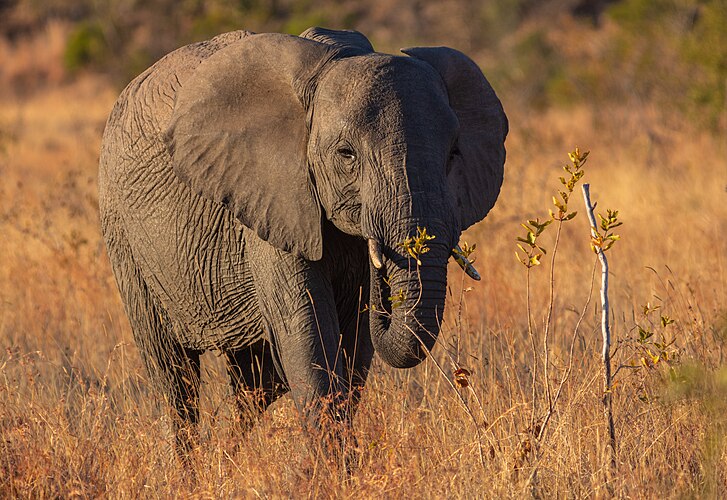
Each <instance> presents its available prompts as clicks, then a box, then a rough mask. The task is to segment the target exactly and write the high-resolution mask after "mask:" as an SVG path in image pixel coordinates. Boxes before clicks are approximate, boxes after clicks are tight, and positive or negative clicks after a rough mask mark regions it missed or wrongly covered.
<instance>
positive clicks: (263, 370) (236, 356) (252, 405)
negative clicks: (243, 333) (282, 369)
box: [225, 339, 289, 432]
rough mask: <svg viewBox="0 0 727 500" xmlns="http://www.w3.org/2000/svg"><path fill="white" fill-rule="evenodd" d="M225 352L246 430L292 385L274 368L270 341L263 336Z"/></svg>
mask: <svg viewBox="0 0 727 500" xmlns="http://www.w3.org/2000/svg"><path fill="white" fill-rule="evenodd" d="M225 356H226V358H227V373H228V374H229V376H230V385H231V386H232V390H233V393H234V395H235V399H236V403H237V410H238V415H239V419H240V427H241V430H242V431H243V432H247V431H249V430H250V429H251V428H252V426H253V425H254V424H255V421H256V420H257V419H258V417H259V416H260V414H261V413H263V412H264V411H265V410H266V409H267V408H268V406H270V405H271V404H272V403H273V402H274V401H275V400H276V399H278V398H279V397H280V396H282V395H284V394H285V393H287V392H288V390H289V389H288V386H287V384H286V383H285V381H284V380H283V379H282V378H281V377H280V375H278V372H277V370H276V369H275V362H274V359H273V354H272V350H271V345H270V343H269V342H268V341H267V340H264V339H260V340H258V341H257V342H255V343H253V344H251V345H249V346H247V347H244V348H242V349H238V350H236V351H232V352H227V353H225Z"/></svg>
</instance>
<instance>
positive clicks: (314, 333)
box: [245, 237, 347, 434]
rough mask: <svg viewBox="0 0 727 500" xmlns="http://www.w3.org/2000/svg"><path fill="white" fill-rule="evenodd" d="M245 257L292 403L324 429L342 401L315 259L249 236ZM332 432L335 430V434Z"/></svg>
mask: <svg viewBox="0 0 727 500" xmlns="http://www.w3.org/2000/svg"><path fill="white" fill-rule="evenodd" d="M245 252H246V256H247V258H249V259H250V261H251V262H254V263H255V265H251V266H250V270H251V272H252V275H253V281H254V283H255V288H256V291H257V297H258V301H259V305H260V310H261V312H262V315H263V318H265V322H266V323H267V324H268V326H269V329H268V331H269V332H271V333H270V339H269V341H270V343H271V344H272V348H273V349H274V350H275V353H276V355H277V357H278V359H279V360H280V364H281V366H282V371H283V373H284V376H285V380H286V382H287V384H288V386H289V387H290V390H291V394H292V396H293V399H294V400H295V403H296V406H297V407H298V409H299V410H300V411H302V412H303V413H304V414H305V415H307V416H308V417H309V418H310V420H311V422H312V423H313V424H314V426H316V427H318V428H319V429H321V430H323V431H325V432H327V431H329V430H333V429H334V428H337V427H338V426H337V425H335V424H334V425H333V426H331V425H330V424H328V423H326V422H329V421H330V420H333V421H334V422H338V423H340V422H342V421H344V420H345V419H346V418H345V406H346V405H345V403H346V399H347V389H346V384H344V383H342V382H343V368H344V367H343V361H342V356H341V345H340V335H339V334H340V330H339V325H338V318H337V312H336V302H335V300H334V297H333V291H332V287H331V284H330V281H329V280H328V278H327V276H326V273H325V271H324V269H323V268H322V266H321V264H320V263H319V262H308V261H305V260H303V259H301V258H299V257H296V256H294V255H292V254H288V253H286V252H282V251H280V250H277V249H276V248H274V247H272V246H271V245H269V244H268V243H266V242H264V241H262V240H260V239H258V238H256V237H252V238H250V239H249V240H246V247H245ZM337 432H338V431H335V432H334V434H335V433H337Z"/></svg>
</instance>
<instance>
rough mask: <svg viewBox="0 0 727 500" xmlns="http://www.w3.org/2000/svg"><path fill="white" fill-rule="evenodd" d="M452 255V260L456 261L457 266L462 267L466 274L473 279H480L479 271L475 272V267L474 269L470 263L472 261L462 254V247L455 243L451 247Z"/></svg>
mask: <svg viewBox="0 0 727 500" xmlns="http://www.w3.org/2000/svg"><path fill="white" fill-rule="evenodd" d="M452 257H454V260H455V261H456V262H457V264H459V267H461V268H462V269H464V272H465V273H467V276H469V277H470V278H472V279H473V280H475V281H480V279H481V277H480V273H478V272H477V269H475V266H473V265H472V262H470V261H469V259H468V258H467V257H465V256H464V254H463V253H462V249H461V248H460V246H459V245H455V247H454V248H453V249H452Z"/></svg>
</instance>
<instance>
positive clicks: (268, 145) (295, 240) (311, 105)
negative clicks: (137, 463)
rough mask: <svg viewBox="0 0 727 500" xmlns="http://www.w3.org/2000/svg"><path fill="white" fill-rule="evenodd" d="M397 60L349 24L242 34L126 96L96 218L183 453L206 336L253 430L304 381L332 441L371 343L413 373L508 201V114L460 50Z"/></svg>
mask: <svg viewBox="0 0 727 500" xmlns="http://www.w3.org/2000/svg"><path fill="white" fill-rule="evenodd" d="M402 53H403V54H402V55H390V54H384V53H379V52H376V51H375V50H374V48H373V46H372V44H371V43H370V42H369V40H368V39H367V38H366V37H365V36H364V35H362V34H361V33H359V32H356V31H351V30H345V31H335V30H329V29H325V28H309V29H308V30H306V31H305V32H303V33H302V34H301V35H299V36H293V35H285V34H278V33H252V32H248V31H235V32H230V33H225V34H222V35H219V36H217V37H215V38H212V39H210V40H207V41H203V42H199V43H194V44H191V45H187V46H185V47H182V48H180V49H177V50H176V51H174V52H171V53H170V54H168V55H166V56H165V57H163V58H162V59H160V60H159V61H158V62H156V63H155V64H154V65H153V66H151V67H150V68H149V69H147V70H146V71H145V72H143V73H142V74H141V75H140V76H138V77H137V78H136V79H134V80H133V81H132V82H131V83H129V85H128V86H127V87H126V88H125V89H124V90H123V92H122V93H121V95H120V97H119V98H118V100H117V101H116V103H115V105H114V108H113V110H112V112H111V114H110V116H109V118H108V121H107V124H106V128H105V131H104V135H103V140H102V146H101V154H100V161H99V211H100V220H101V228H102V233H103V236H104V240H105V243H106V247H107V252H108V255H109V259H110V262H111V267H112V270H113V273H114V276H115V278H116V283H117V286H118V288H119V292H120V295H121V298H122V301H123V304H124V308H125V312H126V314H127V316H128V318H129V322H130V325H131V329H132V333H133V337H134V340H135V343H136V344H137V346H138V349H139V351H140V353H141V357H142V359H143V361H144V364H145V366H146V369H147V371H148V374H149V380H150V381H151V382H152V385H153V386H155V387H157V388H158V394H159V395H160V397H163V398H165V399H166V400H167V401H168V403H169V405H170V410H171V415H172V416H173V421H174V422H175V424H174V433H175V436H176V445H177V447H178V449H181V450H188V449H189V448H190V446H191V443H193V442H194V438H193V436H194V429H195V427H196V425H195V424H196V423H197V421H198V419H199V409H198V398H199V378H200V355H201V354H202V353H204V352H205V351H208V350H212V351H216V352H218V353H220V355H221V356H223V357H224V359H225V360H226V366H227V370H228V373H229V377H230V383H231V387H232V390H233V391H234V394H235V396H236V401H237V406H238V407H239V412H240V413H239V414H240V419H241V420H240V421H241V422H245V426H246V428H249V426H250V425H253V422H254V421H255V419H256V418H258V417H259V415H260V414H261V413H262V412H264V411H265V410H266V408H268V407H269V405H270V404H272V403H273V402H274V401H275V400H276V399H278V398H279V397H280V396H282V395H284V394H286V393H290V394H291V396H292V398H293V400H294V402H295V406H296V408H298V409H299V410H300V411H301V412H302V414H303V415H304V418H303V420H302V421H303V422H309V423H310V425H312V426H313V427H312V428H315V429H319V430H322V431H323V432H326V433H330V434H331V435H334V436H339V437H340V436H341V435H342V434H343V431H344V430H350V429H351V419H352V417H353V415H354V412H355V411H356V407H357V405H358V402H359V401H360V398H361V394H362V392H361V391H362V389H363V387H364V384H365V382H366V379H367V376H368V373H369V369H370V366H371V363H372V359H373V356H374V353H376V354H377V355H378V356H379V357H380V358H381V359H382V360H383V362H384V363H386V364H388V365H390V366H392V367H395V368H409V367H413V366H415V365H417V364H419V363H420V362H421V361H422V360H424V359H425V358H426V357H427V355H428V354H429V353H430V352H431V350H432V348H433V347H434V344H435V341H436V339H437V336H438V334H439V331H440V326H441V319H442V314H443V311H444V304H445V295H446V286H447V285H446V283H447V263H448V260H449V258H450V256H452V254H453V249H454V248H457V246H458V242H459V238H460V235H461V232H462V231H463V230H465V229H466V228H468V227H469V226H471V225H472V224H474V223H476V222H478V221H480V220H482V219H483V218H484V217H485V216H486V215H487V213H488V212H489V211H490V209H491V208H492V207H493V205H494V204H495V201H496V199H497V197H498V195H499V191H500V187H501V184H502V181H503V175H504V163H505V139H506V136H507V133H508V121H507V117H506V115H505V112H504V110H503V107H502V104H501V102H500V100H499V99H498V97H497V96H496V94H495V92H494V90H493V89H492V87H491V86H490V84H489V82H488V81H487V79H486V78H485V77H484V75H483V74H482V72H481V70H480V69H479V68H478V66H477V65H476V64H475V63H474V62H473V61H472V60H471V59H470V58H469V57H467V56H466V55H464V54H463V53H461V52H459V51H457V50H455V49H452V48H448V47H414V48H408V49H402ZM432 236H433V238H432ZM407 242H408V243H407ZM454 254H455V256H456V258H457V260H458V261H459V262H460V263H461V264H462V265H463V266H464V267H465V268H467V270H468V271H469V272H470V273H471V274H473V275H474V270H473V268H471V267H470V263H469V262H468V261H467V260H466V259H464V257H463V255H462V254H461V253H460V252H456V251H455V252H454ZM175 410H176V411H175Z"/></svg>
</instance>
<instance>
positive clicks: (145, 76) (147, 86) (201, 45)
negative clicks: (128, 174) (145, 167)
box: [107, 31, 253, 133]
mask: <svg viewBox="0 0 727 500" xmlns="http://www.w3.org/2000/svg"><path fill="white" fill-rule="evenodd" d="M251 34H253V33H252V32H249V31H232V32H229V33H223V34H221V35H218V36H216V37H214V38H212V39H209V40H205V41H202V42H197V43H192V44H189V45H185V46H184V47H180V48H178V49H177V50H174V51H172V52H170V53H169V54H167V55H165V56H164V57H162V58H161V59H159V60H158V61H157V62H156V63H154V64H153V65H152V66H150V67H149V68H147V69H146V70H145V71H144V72H143V73H141V74H140V75H139V76H137V77H136V78H134V79H133V80H132V81H131V82H130V83H129V84H128V85H127V86H126V88H125V89H124V90H123V91H122V93H121V95H120V96H119V98H118V99H117V101H116V105H115V106H114V109H113V111H112V112H111V115H110V117H109V120H108V123H107V129H108V128H109V127H112V126H119V125H120V126H122V127H126V126H127V124H128V122H127V121H125V120H124V118H126V119H132V120H133V121H135V122H137V123H142V124H146V125H147V126H151V127H154V128H156V129H157V130H162V129H164V128H166V124H167V121H168V120H169V118H170V116H171V113H172V110H173V108H174V100H175V98H176V95H177V92H178V91H179V89H180V88H182V87H183V86H184V84H185V83H186V81H187V79H188V78H189V77H190V76H191V75H192V74H193V73H194V71H195V70H196V69H197V67H198V66H199V65H200V64H201V63H202V62H203V61H204V60H205V59H207V58H208V57H210V56H211V55H212V54H214V53H215V52H217V51H218V50H220V49H223V48H224V47H227V46H228V45H230V44H232V43H235V42H238V41H240V40H242V39H243V38H246V37H247V36H249V35H251ZM126 132H127V133H128V132H129V130H128V128H126Z"/></svg>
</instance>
